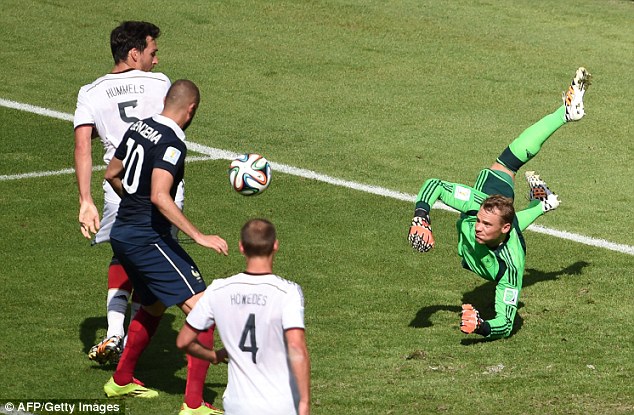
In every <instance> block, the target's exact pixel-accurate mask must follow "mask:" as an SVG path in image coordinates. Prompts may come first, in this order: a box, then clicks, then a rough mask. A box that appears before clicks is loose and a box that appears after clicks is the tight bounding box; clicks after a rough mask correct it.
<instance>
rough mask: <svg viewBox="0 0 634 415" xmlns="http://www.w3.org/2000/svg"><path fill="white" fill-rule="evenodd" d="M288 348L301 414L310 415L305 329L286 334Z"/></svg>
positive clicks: (308, 365) (308, 366)
mask: <svg viewBox="0 0 634 415" xmlns="http://www.w3.org/2000/svg"><path fill="white" fill-rule="evenodd" d="M284 337H285V339H286V344H287V347H288V360H289V362H290V365H291V371H292V372H293V376H295V380H296V381H297V388H298V389H299V395H300V399H299V414H300V415H308V414H310V358H309V357H308V348H307V347H306V336H305V333H304V330H303V329H299V328H297V329H288V330H286V331H285V332H284Z"/></svg>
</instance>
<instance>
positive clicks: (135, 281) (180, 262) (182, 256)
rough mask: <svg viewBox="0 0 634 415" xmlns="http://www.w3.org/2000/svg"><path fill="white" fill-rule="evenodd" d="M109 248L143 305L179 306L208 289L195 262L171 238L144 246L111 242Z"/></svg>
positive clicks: (112, 240)
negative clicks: (110, 247) (157, 302)
mask: <svg viewBox="0 0 634 415" xmlns="http://www.w3.org/2000/svg"><path fill="white" fill-rule="evenodd" d="M110 244H111V245H112V250H113V252H114V254H115V256H116V257H117V259H119V262H121V265H122V266H123V268H124V269H125V271H126V273H127V274H128V278H130V281H131V282H132V285H133V286H134V290H135V292H136V294H137V295H138V296H139V298H140V299H141V304H143V305H146V306H149V305H152V304H154V303H155V302H156V301H157V300H158V301H160V302H162V303H163V304H164V305H165V306H166V307H170V306H173V305H176V304H182V303H184V302H185V301H186V300H188V299H189V298H191V297H192V296H194V295H195V294H197V293H199V292H202V291H205V288H207V286H206V284H205V281H204V280H203V278H202V275H201V274H200V271H199V270H198V267H197V266H196V264H195V263H194V260H193V259H192V258H191V257H190V256H189V254H188V253H187V252H185V250H184V249H183V248H182V247H181V246H180V245H179V244H178V242H176V241H175V240H174V239H173V238H171V237H166V238H164V239H161V240H160V241H159V242H158V243H155V244H151V245H144V246H139V245H132V244H127V243H125V242H120V241H116V240H114V239H111V240H110Z"/></svg>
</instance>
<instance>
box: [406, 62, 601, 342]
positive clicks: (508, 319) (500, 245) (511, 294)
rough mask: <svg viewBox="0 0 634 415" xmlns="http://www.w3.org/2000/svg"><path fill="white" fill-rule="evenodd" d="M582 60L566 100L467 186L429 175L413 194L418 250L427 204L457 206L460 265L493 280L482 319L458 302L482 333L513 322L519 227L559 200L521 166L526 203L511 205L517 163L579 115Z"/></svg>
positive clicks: (429, 240)
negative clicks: (491, 304)
mask: <svg viewBox="0 0 634 415" xmlns="http://www.w3.org/2000/svg"><path fill="white" fill-rule="evenodd" d="M589 81H590V74H589V73H588V72H587V71H586V70H585V68H579V69H577V71H576V73H575V77H574V79H573V80H572V82H571V84H570V87H569V88H568V91H567V92H566V93H565V94H564V97H563V99H564V105H562V106H561V107H560V108H558V109H557V110H556V111H555V112H553V113H552V114H549V115H547V116H545V117H544V118H542V119H541V120H539V121H538V122H537V123H535V124H533V125H532V126H531V127H529V128H528V129H526V130H525V131H524V132H523V133H522V134H521V135H520V136H519V137H517V138H516V139H515V140H514V141H513V142H512V143H511V144H510V145H509V146H508V147H507V148H506V149H505V150H504V151H503V152H502V154H501V155H500V156H499V157H498V158H497V160H496V162H495V163H493V165H492V166H491V167H490V168H488V169H484V170H482V171H481V172H480V174H479V175H478V178H477V180H476V183H475V185H474V186H473V187H470V186H465V185H462V184H457V183H450V182H446V181H443V180H439V179H429V180H427V181H426V182H425V183H424V184H423V186H422V188H421V189H420V192H419V193H418V196H417V198H416V207H415V211H414V219H413V220H412V224H411V227H410V230H409V242H410V244H411V245H412V247H413V248H414V249H416V250H418V251H420V252H427V251H429V250H430V249H431V248H433V246H434V237H433V234H432V229H431V220H430V217H429V212H430V210H431V207H432V206H433V205H434V203H435V202H436V201H437V200H438V199H440V200H441V201H442V202H443V203H444V204H446V205H448V206H450V207H452V208H454V209H456V210H458V211H459V212H460V219H459V220H458V222H457V224H456V227H457V231H458V255H459V256H460V257H461V258H462V266H463V267H464V268H466V269H467V270H470V271H472V272H475V273H476V274H478V275H479V276H481V277H482V278H484V279H487V280H490V281H495V282H496V284H497V286H496V289H495V317H494V318H493V319H491V320H483V319H482V318H481V317H480V314H479V312H478V310H476V309H475V308H474V307H473V306H472V305H471V304H463V305H462V314H461V323H460V330H461V331H462V332H464V333H466V334H470V333H477V334H480V335H482V336H484V337H486V338H490V339H497V338H502V337H508V336H509V335H510V334H511V330H512V328H513V321H514V319H515V314H516V312H517V304H518V300H519V295H520V291H521V289H522V277H523V274H524V261H525V256H526V245H525V243H524V238H523V236H522V231H523V230H524V229H526V228H527V227H528V226H529V225H530V224H531V223H533V222H534V221H535V220H536V219H537V218H538V217H539V216H541V215H543V214H544V213H546V212H548V211H550V210H553V209H556V208H557V206H559V200H558V198H557V195H555V194H554V193H553V192H552V191H550V189H549V188H548V187H547V186H546V183H545V182H544V181H543V180H541V179H540V177H539V176H538V175H536V174H535V172H532V171H528V172H526V179H527V180H528V183H529V186H530V193H529V199H530V203H529V206H528V208H526V209H524V210H522V211H518V212H516V211H515V209H514V207H513V200H514V179H515V174H516V173H517V171H518V170H519V169H520V168H521V167H522V166H523V165H524V164H525V163H527V162H528V161H529V160H530V159H532V158H533V157H534V156H535V155H536V154H537V153H538V152H539V150H540V148H541V146H542V145H543V144H544V143H545V142H546V140H547V139H548V138H549V137H550V136H551V135H552V134H553V133H554V132H555V131H556V130H557V129H559V127H561V126H562V125H564V124H565V123H566V122H568V121H576V120H579V119H581V118H582V117H583V116H584V108H583V95H584V93H585V91H586V88H587V87H588V85H589V84H590V82H589Z"/></svg>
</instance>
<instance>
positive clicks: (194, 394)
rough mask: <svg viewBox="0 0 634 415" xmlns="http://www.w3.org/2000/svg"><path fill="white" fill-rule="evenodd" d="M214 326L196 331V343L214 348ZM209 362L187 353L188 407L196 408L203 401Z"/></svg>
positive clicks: (186, 393)
mask: <svg viewBox="0 0 634 415" xmlns="http://www.w3.org/2000/svg"><path fill="white" fill-rule="evenodd" d="M214 328H215V327H214V326H212V327H210V328H209V329H207V330H205V331H201V332H200V333H198V343H200V344H202V345H203V346H205V347H207V348H209V349H213V348H214ZM209 364H210V362H209V361H208V360H202V359H198V358H197V357H192V356H190V355H187V386H186V387H185V403H186V404H187V406H189V407H190V408H198V407H199V406H200V405H201V403H202V402H203V389H204V387H205V378H206V377H207V369H209Z"/></svg>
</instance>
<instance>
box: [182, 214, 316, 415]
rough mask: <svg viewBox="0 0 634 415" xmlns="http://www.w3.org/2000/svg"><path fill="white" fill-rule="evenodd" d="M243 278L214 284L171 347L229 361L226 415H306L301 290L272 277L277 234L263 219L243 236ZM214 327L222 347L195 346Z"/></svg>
mask: <svg viewBox="0 0 634 415" xmlns="http://www.w3.org/2000/svg"><path fill="white" fill-rule="evenodd" d="M239 247H240V252H241V253H242V254H243V255H244V256H245V258H246V262H247V267H246V270H245V271H244V272H241V273H239V274H236V275H234V276H232V277H229V278H225V279H216V280H214V281H213V282H212V283H211V285H210V286H209V287H208V288H207V290H206V291H205V294H204V295H203V297H202V298H201V299H200V301H198V303H197V304H196V306H195V307H194V309H193V310H192V311H191V313H189V315H188V316H187V320H186V324H185V325H184V327H183V328H182V329H181V332H180V333H179V336H178V339H177V345H178V347H180V348H181V349H183V350H186V351H187V352H188V353H191V354H193V355H197V356H199V357H201V358H205V359H208V360H210V361H212V362H216V361H217V360H219V359H222V357H219V355H221V356H222V354H224V353H228V355H229V381H228V383H227V389H226V391H225V393H224V396H223V403H224V409H225V412H226V414H228V415H250V414H258V415H292V414H301V415H306V414H308V413H309V411H310V402H309V401H310V362H309V358H308V350H307V348H306V341H305V337H304V296H303V293H302V289H301V287H300V286H299V285H298V284H296V283H294V282H291V281H288V280H286V279H283V278H281V277H279V276H277V275H275V274H273V268H272V262H273V255H274V254H275V252H276V251H277V249H278V242H277V239H276V237H275V228H274V227H273V225H272V224H271V223H270V222H269V221H267V220H264V219H253V220H250V221H249V222H247V223H246V224H245V225H244V226H243V228H242V231H241V237H240V243H239ZM214 324H215V325H216V326H217V328H218V332H219V333H220V336H221V338H222V342H223V344H224V347H225V349H223V350H220V351H218V354H214V352H213V351H211V350H207V349H205V348H201V347H200V346H199V345H198V344H197V343H196V342H195V340H194V339H195V336H196V333H198V332H199V331H202V330H206V329H207V328H208V327H212V326H213V325H214Z"/></svg>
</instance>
